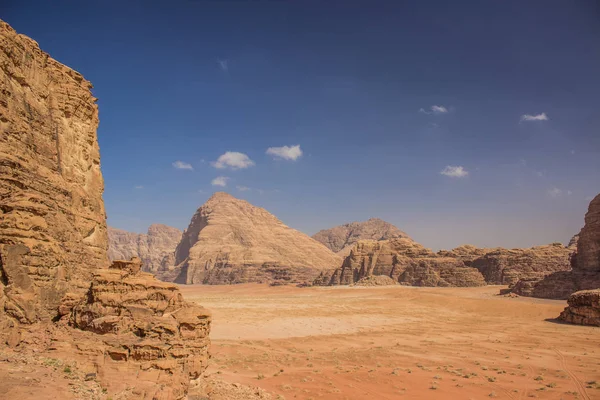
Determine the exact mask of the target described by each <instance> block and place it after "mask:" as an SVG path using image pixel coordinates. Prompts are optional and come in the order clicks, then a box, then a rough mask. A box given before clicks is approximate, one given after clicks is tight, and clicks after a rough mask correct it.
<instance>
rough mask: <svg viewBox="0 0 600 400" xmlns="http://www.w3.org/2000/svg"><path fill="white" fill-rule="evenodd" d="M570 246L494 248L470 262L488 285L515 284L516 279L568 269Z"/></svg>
mask: <svg viewBox="0 0 600 400" xmlns="http://www.w3.org/2000/svg"><path fill="white" fill-rule="evenodd" d="M572 253H573V249H570V248H568V247H565V246H563V245H562V244H561V243H553V244H550V245H546V246H536V247H531V248H528V249H496V250H493V251H491V252H488V253H486V254H485V255H483V256H482V257H479V258H477V259H475V260H473V262H472V263H471V265H472V266H473V267H475V268H477V269H478V270H479V271H480V272H481V273H482V274H483V276H484V278H485V281H486V282H487V283H488V284H490V285H509V286H512V285H514V284H516V283H517V282H518V281H519V279H542V278H543V277H544V276H546V275H549V274H551V273H553V272H558V271H568V270H570V269H571V262H570V259H571V254H572Z"/></svg>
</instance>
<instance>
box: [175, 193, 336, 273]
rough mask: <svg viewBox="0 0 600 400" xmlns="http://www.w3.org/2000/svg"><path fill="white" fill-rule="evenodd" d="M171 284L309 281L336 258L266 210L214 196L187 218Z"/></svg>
mask: <svg viewBox="0 0 600 400" xmlns="http://www.w3.org/2000/svg"><path fill="white" fill-rule="evenodd" d="M175 258H176V264H177V266H178V268H179V269H180V273H179V277H178V278H177V280H176V281H177V282H179V283H205V284H224V283H225V284H229V283H245V282H269V283H271V282H286V283H299V282H304V281H309V282H310V281H312V280H313V279H314V278H315V277H316V276H317V275H318V274H319V272H320V271H322V270H324V269H331V268H335V267H337V266H339V265H340V263H341V258H340V257H339V256H336V255H335V254H334V253H332V252H331V251H330V250H329V249H328V248H327V247H325V246H323V245H322V244H321V243H319V242H317V241H316V240H314V239H312V238H310V237H308V236H306V235H305V234H303V233H301V232H298V231H297V230H295V229H291V228H289V227H287V226H286V225H284V224H283V223H282V222H281V221H279V220H278V219H277V218H276V217H275V216H273V215H272V214H270V213H269V212H267V211H266V210H264V209H262V208H259V207H255V206H253V205H252V204H250V203H248V202H247V201H244V200H239V199H236V198H235V197H233V196H231V195H229V194H227V193H223V192H217V193H215V194H214V195H213V196H212V197H211V198H210V199H209V200H208V201H207V202H206V203H205V204H204V205H203V206H202V207H200V208H199V209H198V211H197V212H196V214H195V215H194V216H193V218H192V221H191V222H190V225H189V227H188V229H187V230H186V231H185V232H184V234H183V237H182V239H181V242H180V243H179V245H177V250H176V251H175Z"/></svg>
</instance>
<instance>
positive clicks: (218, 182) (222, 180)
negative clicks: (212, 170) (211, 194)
mask: <svg viewBox="0 0 600 400" xmlns="http://www.w3.org/2000/svg"><path fill="white" fill-rule="evenodd" d="M228 180H229V178H228V177H226V176H217V177H216V178H215V179H213V180H212V181H211V182H210V184H211V185H213V186H221V187H225V186H227V181H228Z"/></svg>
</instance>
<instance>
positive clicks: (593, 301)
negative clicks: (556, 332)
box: [558, 289, 600, 326]
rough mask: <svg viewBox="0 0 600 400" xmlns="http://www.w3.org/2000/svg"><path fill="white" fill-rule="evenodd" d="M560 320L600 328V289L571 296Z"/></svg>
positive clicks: (582, 291) (583, 291)
mask: <svg viewBox="0 0 600 400" xmlns="http://www.w3.org/2000/svg"><path fill="white" fill-rule="evenodd" d="M567 303H568V304H569V305H568V307H566V308H565V310H564V311H563V312H562V313H561V314H560V316H559V317H558V319H560V320H562V321H565V322H569V323H572V324H578V325H592V326H600V289H595V290H581V291H579V292H575V293H573V294H572V295H570V296H569V299H568V300H567Z"/></svg>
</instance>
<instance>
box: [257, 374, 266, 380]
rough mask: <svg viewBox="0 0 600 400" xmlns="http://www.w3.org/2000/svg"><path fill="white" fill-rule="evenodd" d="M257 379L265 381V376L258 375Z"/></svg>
mask: <svg viewBox="0 0 600 400" xmlns="http://www.w3.org/2000/svg"><path fill="white" fill-rule="evenodd" d="M256 379H258V380H261V379H265V376H264V375H263V374H258V375H257V376H256Z"/></svg>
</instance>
